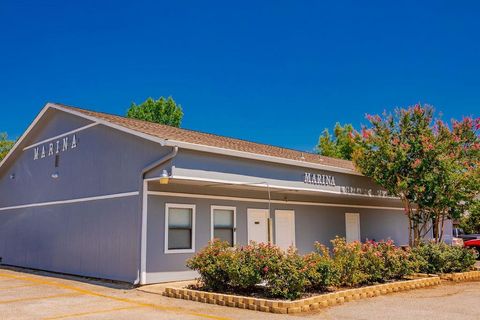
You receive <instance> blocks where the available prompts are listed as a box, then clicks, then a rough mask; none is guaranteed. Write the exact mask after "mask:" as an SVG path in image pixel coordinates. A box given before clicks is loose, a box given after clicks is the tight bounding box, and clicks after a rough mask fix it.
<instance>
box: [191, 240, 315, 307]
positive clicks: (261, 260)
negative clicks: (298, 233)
mask: <svg viewBox="0 0 480 320" xmlns="http://www.w3.org/2000/svg"><path fill="white" fill-rule="evenodd" d="M187 267H189V268H191V269H192V270H195V271H197V272H198V273H199V274H200V280H201V281H202V283H203V286H204V288H205V289H207V290H214V291H228V290H233V291H250V292H251V291H255V290H259V289H260V288H263V290H264V292H265V294H266V295H268V296H271V297H278V298H286V299H295V298H298V297H300V296H301V295H302V294H303V293H304V292H305V288H306V287H307V285H308V280H307V277H306V275H305V273H304V272H303V271H304V269H305V261H304V259H303V257H302V256H300V255H299V254H298V253H297V252H296V251H295V250H293V249H291V250H288V251H287V252H284V251H283V250H281V249H280V248H278V247H276V246H274V245H271V244H263V243H260V244H257V243H253V242H252V243H251V244H250V245H247V246H243V247H235V248H230V247H229V245H228V243H226V242H220V241H214V242H211V243H209V245H208V246H207V247H205V248H204V249H202V250H201V251H200V252H198V253H197V254H196V255H194V256H193V257H192V258H190V259H189V260H187Z"/></svg>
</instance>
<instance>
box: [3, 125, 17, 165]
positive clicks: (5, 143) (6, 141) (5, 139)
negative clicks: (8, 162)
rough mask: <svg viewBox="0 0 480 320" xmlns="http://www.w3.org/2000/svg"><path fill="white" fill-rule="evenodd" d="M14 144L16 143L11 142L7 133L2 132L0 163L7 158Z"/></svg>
mask: <svg viewBox="0 0 480 320" xmlns="http://www.w3.org/2000/svg"><path fill="white" fill-rule="evenodd" d="M14 144H15V141H13V140H10V139H9V138H8V135H7V133H6V132H0V161H1V160H2V159H3V158H5V156H6V155H7V153H8V152H9V151H10V149H12V147H13V145H14Z"/></svg>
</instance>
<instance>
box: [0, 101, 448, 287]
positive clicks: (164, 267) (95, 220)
mask: <svg viewBox="0 0 480 320" xmlns="http://www.w3.org/2000/svg"><path fill="white" fill-rule="evenodd" d="M449 227H450V226H449ZM337 235H338V236H344V237H346V238H347V240H348V241H354V240H360V241H364V240H366V239H375V240H382V239H387V238H391V239H393V240H394V241H395V242H396V243H397V244H399V245H404V244H407V242H408V227H407V219H406V217H405V215H404V214H403V209H402V207H401V203H400V202H399V201H398V199H394V198H390V197H388V196H386V194H385V192H383V190H381V189H380V188H378V187H377V186H376V185H375V184H374V183H373V182H372V181H371V180H369V179H368V178H366V177H364V176H362V175H360V174H358V173H357V172H355V170H354V168H353V165H352V163H351V162H349V161H344V160H338V159H332V158H327V157H322V156H319V155H315V154H310V153H302V152H298V151H294V150H289V149H284V148H279V147H273V146H268V145H262V144H257V143H253V142H248V141H244V140H238V139H232V138H226V137H221V136H216V135H211V134H206V133H201V132H195V131H190V130H185V129H179V128H173V127H169V126H164V125H159V124H153V123H147V122H143V121H138V120H132V119H126V118H123V117H119V116H114V115H109V114H104V113H98V112H93V111H88V110H83V109H78V108H73V107H68V106H64V105H60V104H54V103H48V104H47V105H46V106H45V107H44V108H43V109H42V111H41V112H40V114H39V115H38V116H37V118H36V119H35V120H34V121H33V123H32V124H31V125H30V127H29V128H28V129H27V131H26V132H25V133H24V135H23V136H22V137H21V138H20V139H19V140H18V141H17V143H16V145H15V146H14V148H13V150H12V151H11V152H10V153H9V154H8V155H7V157H5V159H4V160H3V161H2V162H1V163H0V257H1V261H2V263H3V264H7V265H14V266H22V267H28V268H34V269H41V270H49V271H54V272H62V273H69V274H76V275H82V276H90V277H98V278H106V279H112V280H120V281H127V282H131V283H135V284H147V283H155V282H164V281H173V280H183V279H191V278H193V277H195V273H193V272H192V271H189V270H188V269H187V268H186V267H185V260H186V259H187V258H189V257H191V256H192V254H193V253H194V252H196V251H198V250H200V249H201V248H202V247H204V246H205V245H206V244H207V243H208V241H209V240H211V239H212V238H221V239H223V240H226V241H229V242H230V243H231V244H232V245H233V244H239V245H242V244H247V243H248V242H249V241H257V242H262V241H265V242H266V241H272V242H273V243H275V244H277V245H279V246H281V247H284V248H286V247H288V246H290V245H295V246H296V247H297V248H298V249H299V250H300V251H301V252H308V251H310V250H312V249H313V245H314V242H315V241H319V242H322V243H325V244H328V243H329V240H330V239H332V238H334V237H335V236H337Z"/></svg>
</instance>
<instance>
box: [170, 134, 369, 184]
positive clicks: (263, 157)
mask: <svg viewBox="0 0 480 320" xmlns="http://www.w3.org/2000/svg"><path fill="white" fill-rule="evenodd" d="M166 145H169V146H178V147H179V148H184V149H190V150H195V151H201V152H208V153H215V154H220V155H225V156H232V157H238V158H246V159H252V160H259V161H266V162H273V163H279V164H285V165H290V166H295V167H304V168H312V169H319V170H326V171H332V172H339V173H346V174H352V175H357V176H362V174H361V173H359V172H356V171H352V170H348V169H342V168H337V167H333V166H329V165H326V164H319V163H311V162H305V161H300V160H292V159H286V158H279V157H274V156H267V155H263V154H257V153H251V152H246V151H238V150H232V149H225V148H220V147H212V146H206V145H200V144H195V143H190V142H182V141H176V140H167V142H166Z"/></svg>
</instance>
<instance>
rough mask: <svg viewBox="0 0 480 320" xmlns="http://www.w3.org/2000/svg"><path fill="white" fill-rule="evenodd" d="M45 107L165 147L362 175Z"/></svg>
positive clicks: (65, 109)
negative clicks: (163, 136)
mask: <svg viewBox="0 0 480 320" xmlns="http://www.w3.org/2000/svg"><path fill="white" fill-rule="evenodd" d="M47 105H48V106H51V107H52V108H55V109H58V110H62V111H65V112H68V113H71V114H75V115H77V116H80V117H83V118H87V119H90V120H92V121H96V122H98V123H101V124H103V125H105V126H108V127H112V128H115V129H118V130H120V131H124V132H128V133H131V134H134V135H136V136H139V137H142V138H144V139H147V140H150V141H154V142H158V143H161V144H162V145H165V146H171V147H179V148H184V149H189V150H196V151H202V152H208V153H215V154H221V155H227V156H233V157H239V158H246V159H253V160H260V161H266V162H274V163H281V164H286V165H292V166H297V167H306V168H313V169H321V170H327V171H333V172H340V173H347V174H352V175H360V176H361V175H362V174H361V173H359V172H356V171H352V170H348V169H342V168H337V167H334V166H330V165H326V164H316V163H311V162H305V161H300V160H292V159H286V158H279V157H275V156H267V155H262V154H257V153H251V152H246V151H238V150H232V149H226V148H220V147H213V146H207V145H200V144H196V143H190V142H184V141H177V140H169V139H160V138H157V137H154V136H151V135H149V134H145V133H141V132H138V131H136V130H132V129H128V128H126V127H124V126H120V125H117V124H114V123H111V122H109V121H105V120H101V119H99V118H97V117H92V116H88V115H86V114H83V113H81V112H77V111H74V110H71V109H67V108H63V107H62V106H59V105H56V104H54V103H48V104H47Z"/></svg>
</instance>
